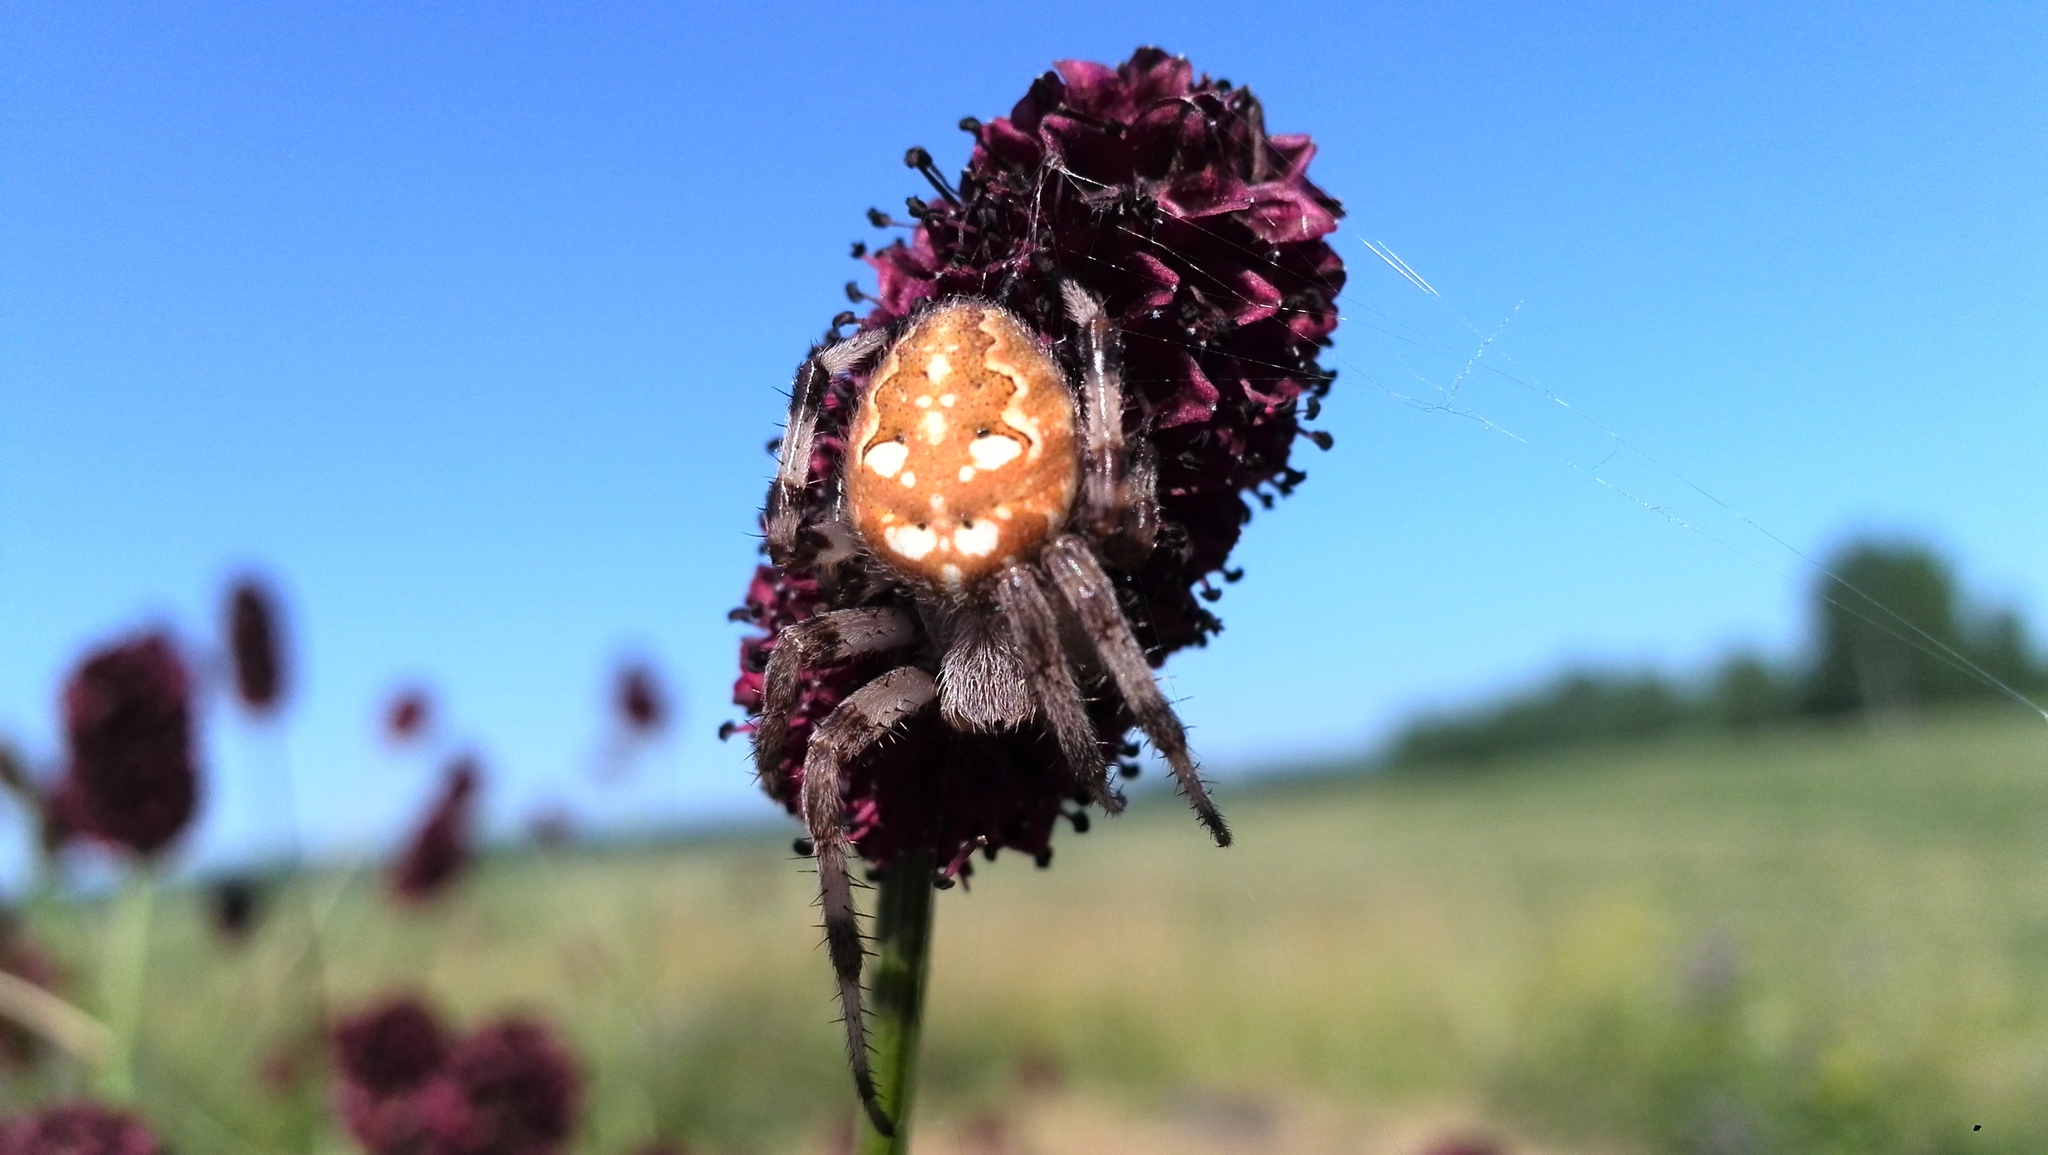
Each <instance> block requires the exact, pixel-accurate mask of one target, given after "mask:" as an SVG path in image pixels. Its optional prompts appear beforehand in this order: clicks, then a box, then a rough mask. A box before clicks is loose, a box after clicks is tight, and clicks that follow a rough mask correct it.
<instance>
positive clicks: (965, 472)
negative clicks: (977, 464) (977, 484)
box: [960, 465, 974, 481]
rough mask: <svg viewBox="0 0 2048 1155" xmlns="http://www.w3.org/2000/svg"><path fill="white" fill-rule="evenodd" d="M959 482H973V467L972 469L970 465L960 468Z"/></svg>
mask: <svg viewBox="0 0 2048 1155" xmlns="http://www.w3.org/2000/svg"><path fill="white" fill-rule="evenodd" d="M960 480H962V481H973V480H974V467H973V466H972V465H963V466H961V467H960Z"/></svg>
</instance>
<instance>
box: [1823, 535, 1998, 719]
mask: <svg viewBox="0 0 2048 1155" xmlns="http://www.w3.org/2000/svg"><path fill="white" fill-rule="evenodd" d="M1828 571H1829V572H1828V574H1827V575H1826V576H1823V577H1822V579H1821V580H1820V581H1819V582H1818V583H1817V584H1816V585H1815V587H1814V592H1813V614H1814V624H1815V632H1816V635H1817V636H1816V639H1815V645H1816V652H1815V655H1814V666H1813V672H1812V675H1811V677H1810V678H1809V680H1808V683H1807V687H1806V695H1805V703H1804V704H1805V708H1806V709H1807V711H1808V712H1810V713H1815V714H1842V713H1848V712H1851V711H1857V710H1868V711H1889V710H1902V709H1912V708H1915V707H1919V706H1924V705H1931V704H1935V703H1940V702H1952V701H1957V700H1960V699H1965V698H1973V697H1989V696H1993V695H1995V694H1997V693H1998V691H1997V689H1996V687H1994V686H1991V685H1989V684H1987V683H1986V682H1985V681H1984V679H1983V678H1981V677H1979V676H1977V675H1976V674H1975V673H1973V672H1972V671H1971V669H1970V668H1969V667H1970V666H1972V665H1974V666H1976V667H1978V668H1979V669H1981V670H1983V671H1984V672H1985V673H1987V674H1990V675H1991V676H1992V677H1994V678H1997V679H1999V680H2001V681H2005V682H2007V683H2008V684H2012V685H2015V686H2024V685H2027V684H2029V683H2031V682H2033V681H2034V680H2035V677H2036V675H2035V672H2034V669H2033V663H2032V660H2031V658H2030V656H2029V655H2028V652H2027V647H2026V640H2025V636H2024V631H2023V629H2022V627H2021V624H2020V620H2019V618H2018V616H2017V615H2016V614H2013V613H2011V612H2009V611H2008V612H2002V613H1996V614H1992V615H1989V616H1987V617H1984V618H1982V619H1979V620H1977V621H1972V620H1971V615H1970V614H1969V613H1968V612H1967V611H1966V609H1965V607H1964V606H1963V605H1962V602H1961V600H1960V598H1959V596H1958V593H1957V589H1956V581H1955V576H1954V573H1953V571H1952V569H1951V568H1950V566H1949V564H1948V563H1947V562H1946V561H1944V560H1942V559H1941V557H1939V556H1938V555H1937V554H1935V552H1934V551H1933V550H1932V549H1929V548H1928V547H1926V546H1924V545H1920V544H1917V543H1912V542H1889V543H1887V542H1873V541H1859V542H1851V543H1850V544H1849V545H1847V546H1845V547H1843V549H1842V550H1840V551H1839V552H1838V553H1836V554H1835V556H1834V557H1833V558H1832V559H1831V560H1830V562H1829V564H1828Z"/></svg>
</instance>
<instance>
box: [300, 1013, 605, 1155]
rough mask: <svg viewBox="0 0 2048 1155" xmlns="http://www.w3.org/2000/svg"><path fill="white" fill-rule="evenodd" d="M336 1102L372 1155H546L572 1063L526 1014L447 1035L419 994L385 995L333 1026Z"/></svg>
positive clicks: (578, 1084)
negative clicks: (390, 997)
mask: <svg viewBox="0 0 2048 1155" xmlns="http://www.w3.org/2000/svg"><path fill="white" fill-rule="evenodd" d="M334 1049H335V1055H336V1060H337V1062H336V1067H337V1079H338V1082H337V1085H336V1088H335V1103H336V1108H337V1110H338V1111H339V1113H340V1115H341V1117H342V1121H343V1123H344V1125H346V1126H347V1127H348V1129H349V1133H350V1134H352V1135H354V1136H355V1138H356V1141H357V1142H359V1143H361V1144H362V1145H363V1146H364V1147H365V1148H366V1149H368V1150H369V1151H370V1152H371V1153H372V1155H552V1153H554V1152H558V1151H560V1150H561V1149H562V1147H563V1145H564V1144H566V1143H567V1142H568V1139H569V1136H570V1133H571V1132H572V1131H573V1130H574V1128H575V1123H576V1116H577V1112H578V1110H579V1107H580V1104H581V1099H582V1077H581V1075H580V1073H579V1072H578V1070H577V1067H576V1061H575V1059H574V1057H573V1056H572V1055H571V1054H570V1053H569V1051H568V1049H567V1048H565V1047H564V1046H563V1045H562V1044H561V1042H560V1041H559V1040H557V1039H556V1038H555V1036H554V1034H553V1033H552V1032H551V1031H550V1030H549V1029H548V1028H547V1027H546V1026H544V1025H543V1024H541V1023H540V1022H538V1021H537V1020H534V1019H529V1018H520V1017H513V1018H505V1019H500V1020H497V1021H495V1022H490V1023H486V1024H484V1025H483V1026H481V1027H479V1028H478V1029H477V1030H476V1031H475V1032H474V1033H472V1034H471V1035H469V1036H468V1037H467V1038H460V1039H455V1040H452V1041H451V1040H450V1039H448V1037H447V1036H446V1033H445V1032H444V1031H443V1029H442V1027H441V1025H440V1024H439V1023H438V1022H437V1021H436V1020H435V1018H434V1015H433V1013H432V1012H431V1011H430V1010H428V1009H427V1008H426V1007H425V1006H424V1005H423V1004H422V1003H420V1002H419V1000H417V999H414V998H410V997H403V998H398V999H394V1000H391V1001H389V1002H386V1003H384V1004H381V1005H379V1006H376V1007H372V1008H370V1009H369V1010H366V1011H364V1012H362V1013H361V1014H358V1015H356V1016H354V1017H352V1018H350V1019H347V1020H345V1021H343V1022H342V1023H341V1024H340V1025H339V1026H337V1027H336V1028H335V1030H334Z"/></svg>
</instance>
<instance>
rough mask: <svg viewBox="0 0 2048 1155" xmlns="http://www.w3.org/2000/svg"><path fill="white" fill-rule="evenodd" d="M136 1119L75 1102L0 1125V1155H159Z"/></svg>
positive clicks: (153, 1138)
mask: <svg viewBox="0 0 2048 1155" xmlns="http://www.w3.org/2000/svg"><path fill="white" fill-rule="evenodd" d="M163 1150H164V1146H163V1144H162V1143H160V1142H158V1141H157V1137H156V1136H155V1135H153V1134H151V1133H150V1130H149V1128H148V1127H147V1126H146V1125H144V1124H143V1122H142V1121H141V1120H140V1119H137V1118H135V1117H134V1116H133V1115H128V1114H125V1113H123V1112H120V1111H116V1110H114V1109H113V1108H111V1107H102V1106H100V1105H99V1104H98V1103H91V1102H86V1101H84V1100H79V1101H77V1102H72V1103H66V1104H64V1105H62V1106H58V1107H50V1108H46V1109H44V1110H42V1111H39V1112H37V1113H35V1114H33V1115H17V1116H15V1117H14V1118H12V1119H8V1120H5V1121H4V1122H0V1155H163Z"/></svg>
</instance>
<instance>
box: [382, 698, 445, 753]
mask: <svg viewBox="0 0 2048 1155" xmlns="http://www.w3.org/2000/svg"><path fill="white" fill-rule="evenodd" d="M433 722H434V700H433V698H431V697H429V696H428V694H427V692H426V691H425V690H422V689H420V688H418V687H416V686H415V687H410V688H407V689H404V690H400V691H399V692H398V693H397V694H395V695H393V696H392V698H391V702H390V704H389V705H387V706H385V707H384V733H385V734H386V735H388V736H389V737H390V738H391V740H392V741H394V742H410V741H412V740H413V739H415V738H418V737H420V736H422V735H424V734H425V733H426V732H427V730H428V729H429V728H431V727H432V725H433Z"/></svg>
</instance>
